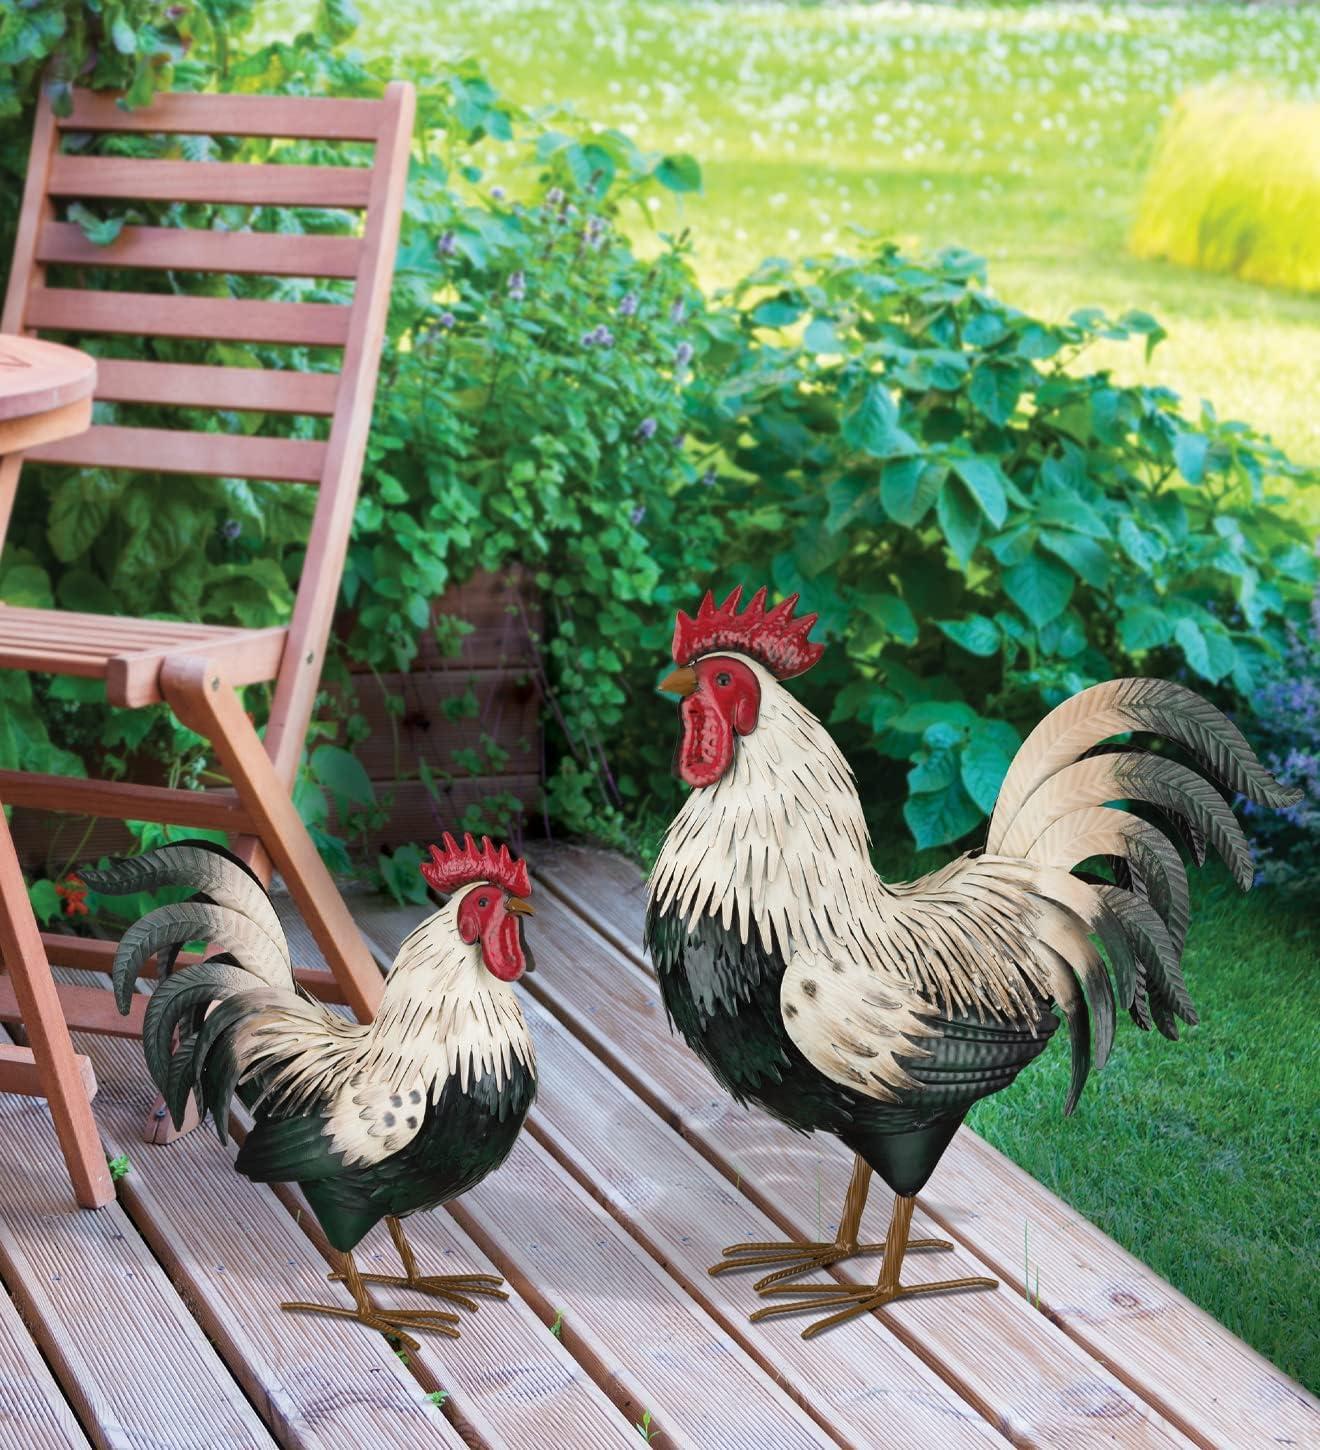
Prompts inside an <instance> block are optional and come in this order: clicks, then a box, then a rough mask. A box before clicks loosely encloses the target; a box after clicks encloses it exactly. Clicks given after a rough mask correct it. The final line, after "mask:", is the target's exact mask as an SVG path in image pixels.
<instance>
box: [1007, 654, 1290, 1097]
mask: <svg viewBox="0 0 1320 1450" xmlns="http://www.w3.org/2000/svg"><path fill="white" fill-rule="evenodd" d="M1128 731H1140V732H1152V733H1155V734H1159V735H1163V736H1166V737H1168V738H1169V739H1170V740H1173V741H1175V742H1177V743H1178V744H1179V745H1181V746H1182V747H1183V748H1184V749H1185V750H1187V751H1188V752H1189V753H1190V754H1191V756H1192V757H1193V759H1194V760H1195V762H1196V764H1197V765H1198V766H1200V767H1201V768H1202V769H1203V770H1205V771H1206V772H1207V773H1208V774H1210V775H1212V776H1214V777H1216V778H1217V779H1218V780H1220V781H1222V782H1223V783H1224V784H1225V785H1226V786H1228V787H1229V788H1231V789H1232V790H1235V791H1238V792H1240V793H1241V794H1242V795H1244V796H1246V797H1248V798H1249V799H1250V800H1253V801H1257V802H1259V803H1261V804H1264V805H1270V806H1276V807H1277V806H1287V805H1291V804H1293V803H1295V801H1296V800H1297V799H1298V798H1299V793H1298V792H1296V791H1292V790H1289V789H1288V788H1286V787H1285V786H1282V785H1280V784H1279V782H1278V781H1276V780H1275V779H1274V777H1273V776H1272V775H1270V773H1269V771H1268V770H1266V769H1265V767H1264V766H1263V765H1262V764H1261V763H1260V761H1259V760H1258V759H1257V758H1256V755H1255V753H1254V752H1253V751H1252V749H1251V746H1250V745H1248V743H1247V741H1246V740H1245V739H1244V737H1243V736H1242V733H1241V732H1240V731H1239V730H1238V728H1237V727H1236V726H1235V725H1234V724H1233V723H1232V721H1230V720H1229V719H1228V718H1227V716H1225V715H1224V714H1222V713H1221V712H1220V711H1219V710H1217V709H1216V708H1215V707H1214V706H1213V705H1211V704H1210V703H1209V702H1208V701H1206V700H1203V699H1201V697H1200V696H1199V695H1196V694H1195V693H1193V691H1191V690H1188V689H1186V688H1185V687H1184V686H1182V685H1175V684H1170V683H1169V682H1167V681H1164V680H1113V681H1111V682H1109V683H1108V684H1103V685H1096V686H1093V687H1092V688H1091V689H1089V690H1083V691H1082V692H1081V694H1079V695H1074V696H1073V697H1072V699H1070V700H1067V701H1065V702H1064V703H1063V704H1062V705H1060V706H1059V707H1058V708H1057V709H1056V710H1054V711H1052V712H1051V713H1050V714H1049V715H1047V716H1046V717H1045V719H1044V720H1042V721H1041V722H1040V724H1039V725H1038V726H1037V727H1036V728H1035V730H1033V731H1032V733H1031V734H1030V735H1029V736H1028V737H1027V740H1026V742H1025V743H1024V744H1023V746H1022V748H1021V749H1020V750H1019V751H1018V754H1017V756H1016V757H1015V758H1014V760H1013V764H1012V766H1011V767H1010V769H1009V772H1008V774H1007V776H1006V777H1005V779H1004V784H1003V787H1002V788H1001V790H1000V794H999V799H998V801H997V802H996V804H995V810H994V814H993V816H992V817H991V821H990V829H989V837H988V843H987V851H988V853H990V854H992V855H996V856H1003V857H1008V858H1014V859H1023V860H1027V861H1030V862H1032V863H1033V864H1035V865H1036V866H1037V867H1038V869H1039V871H1040V876H1039V880H1038V884H1037V885H1036V886H1035V887H1034V888H1033V892H1034V894H1035V895H1036V896H1037V897H1039V898H1040V899H1041V900H1042V901H1043V902H1046V903H1049V904H1051V905H1053V906H1055V907H1058V908H1062V909H1063V910H1065V911H1066V912H1068V913H1069V915H1070V916H1071V917H1072V918H1073V919H1075V921H1076V922H1078V923H1080V925H1081V927H1082V929H1083V931H1084V932H1085V933H1088V934H1089V933H1094V934H1095V935H1097V936H1098V937H1099V938H1100V940H1101V943H1102V945H1103V946H1104V948H1105V951H1106V953H1107V955H1108V957H1109V961H1110V969H1111V970H1112V972H1113V975H1114V980H1115V983H1116V985H1117V988H1118V1003H1119V1005H1120V1006H1122V1007H1124V1008H1126V1009H1127V1010H1128V1011H1129V1012H1130V1013H1131V1015H1132V1017H1133V1019H1134V1020H1135V1021H1136V1022H1137V1024H1138V1026H1141V1027H1143V1028H1146V1027H1149V1026H1150V1025H1151V1023H1152V1020H1153V1022H1154V1024H1155V1025H1156V1026H1157V1027H1158V1028H1159V1029H1160V1031H1161V1032H1162V1033H1164V1035H1165V1036H1167V1037H1176V1036H1177V1035H1178V1028H1177V1023H1178V1021H1179V1020H1181V1021H1183V1022H1187V1023H1195V1022H1196V1020H1197V1018H1196V1010H1195V1008H1194V1007H1193V1005H1192V1000H1191V997H1190V995H1189V994H1188V991H1187V986H1186V983H1185V981H1184V979H1183V972H1182V965H1181V956H1182V949H1183V945H1184V942H1185V941H1186V937H1187V925H1188V919H1189V916H1190V895H1189V891H1188V886H1187V874H1186V868H1185V867H1184V865H1183V861H1182V857H1181V856H1180V854H1179V851H1178V848H1177V846H1176V845H1175V844H1174V841H1173V840H1171V839H1170V838H1169V836H1168V835H1167V834H1165V831H1164V830H1162V829H1161V828H1160V827H1159V826H1157V825H1154V824H1152V823H1151V822H1150V821H1148V820H1145V819H1143V818H1142V817H1139V816H1137V815H1134V814H1133V813H1132V812H1131V811H1129V810H1125V809H1122V808H1121V806H1120V805H1119V803H1122V802H1132V801H1136V802H1142V803H1144V804H1147V805H1150V806H1154V807H1155V808H1156V809H1157V810H1159V811H1160V812H1161V813H1163V815H1164V816H1165V817H1167V818H1168V822H1169V828H1170V829H1171V830H1172V831H1173V832H1174V834H1175V835H1176V836H1177V837H1178V838H1179V839H1182V840H1183V841H1185V842H1186V843H1187V845H1188V847H1189V849H1190V850H1191V852H1192V854H1193V856H1194V857H1195V858H1196V859H1197V861H1198V864H1199V862H1200V861H1201V860H1203V859H1204V853H1205V846H1206V844H1207V842H1208V843H1209V844H1211V845H1213V846H1214V848H1215V849H1216V851H1217V852H1218V853H1219V854H1220V856H1222V857H1223V859H1224V861H1225V862H1226V863H1227V865H1228V866H1229V869H1230V870H1231V871H1232V873H1233V875H1234V877H1235V879H1236V880H1237V882H1238V885H1239V886H1241V887H1242V889H1243V890H1246V889H1247V888H1248V887H1249V886H1250V885H1251V882H1252V874H1253V868H1252V861H1251V850H1250V847H1249V846H1248V844H1247V840H1246V837H1245V836H1244V835H1243V832H1242V828H1241V826H1240V825H1239V824H1238V822H1237V819H1236V818H1235V816H1234V815H1233V812H1232V810H1231V809H1230V808H1229V806H1228V805H1227V803H1226V802H1225V801H1224V799H1223V797H1222V796H1221V795H1220V793H1219V791H1218V790H1217V789H1216V788H1215V786H1214V785H1213V784H1212V783H1211V782H1210V781H1209V780H1207V779H1206V778H1205V776H1202V775H1199V774H1198V773H1197V772H1196V771H1195V770H1192V769H1190V768H1189V767H1188V766H1186V765H1182V764H1179V763H1178V762H1177V761H1175V760H1172V759H1170V758H1168V757H1167V756H1161V755H1156V754H1153V753H1152V752H1150V751H1148V750H1142V749H1133V748H1124V747H1118V748H1115V747H1113V746H1109V745H1106V744H1105V742H1106V741H1107V740H1108V739H1109V738H1110V737H1111V736H1113V735H1116V734H1120V733H1126V732H1128ZM1093 857H1106V858H1108V859H1109V860H1110V862H1111V863H1112V864H1113V866H1114V868H1115V870H1114V877H1115V881H1114V884H1110V883H1108V882H1105V881H1097V880H1091V881H1087V880H1083V879H1081V878H1079V877H1077V876H1073V875H1071V874H1069V873H1071V872H1072V871H1073V870H1074V868H1076V867H1077V866H1079V865H1080V864H1081V863H1082V862H1083V861H1085V860H1088V859H1090V858H1093ZM1048 944H1049V946H1050V948H1051V951H1052V952H1053V954H1054V955H1056V956H1060V957H1061V958H1062V960H1063V962H1064V964H1065V965H1067V966H1068V967H1069V968H1070V969H1071V972H1072V973H1073V975H1074V976H1075V978H1076V981H1077V983H1078V984H1080V986H1081V987H1082V988H1084V990H1085V993H1086V998H1087V1000H1088V1001H1089V1002H1090V1014H1091V1017H1092V1018H1093V1019H1094V1022H1095V1031H1096V1046H1095V1061H1096V1065H1097V1066H1102V1065H1103V1063H1104V1058H1105V1054H1106V1053H1107V1051H1108V1047H1109V1042H1110V1039H1111V1037H1112V1021H1109V1020H1107V1019H1106V1016H1105V1013H1104V1008H1103V1000H1104V994H1103V992H1101V990H1100V989H1099V984H1098V982H1097V981H1096V976H1095V970H1094V967H1093V965H1092V963H1091V962H1090V960H1089V958H1088V957H1087V956H1086V955H1085V953H1084V952H1081V948H1080V946H1079V944H1078V942H1076V941H1074V942H1073V943H1072V944H1071V947H1072V949H1071V950H1068V949H1067V944H1061V943H1059V942H1058V941H1057V940H1049V942H1048ZM1079 954H1080V958H1081V961H1082V965H1081V966H1078V965H1077V962H1078V959H1079ZM1056 1001H1057V1002H1058V1005H1059V1007H1060V1010H1062V1011H1063V1013H1064V1015H1065V1016H1066V1017H1067V1018H1068V1023H1069V1028H1070V1032H1071V1035H1072V1037H1073V1041H1074V1052H1075V1051H1076V1044H1077V1039H1078V1022H1079V1021H1080V1020H1081V1018H1080V1012H1079V1008H1078V1003H1077V1000H1076V994H1068V995H1066V996H1065V997H1059V996H1058V995H1057V993H1056ZM1098 1002H1099V1003H1100V1006H1099V1007H1097V1003H1098ZM1088 1059H1089V1051H1088ZM1075 1066H1076V1064H1075ZM1082 1078H1083V1080H1084V1078H1085V1069H1084V1070H1083V1072H1082ZM1074 1086H1075V1087H1077V1084H1076V1082H1075V1084H1074ZM1077 1090H1078V1091H1080V1088H1079V1087H1077ZM1075 1101H1076V1094H1075V1092H1070V1094H1069V1103H1070V1105H1071V1104H1072V1103H1073V1102H1075Z"/></svg>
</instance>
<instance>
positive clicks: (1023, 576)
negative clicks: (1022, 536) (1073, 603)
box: [1003, 554, 1074, 629]
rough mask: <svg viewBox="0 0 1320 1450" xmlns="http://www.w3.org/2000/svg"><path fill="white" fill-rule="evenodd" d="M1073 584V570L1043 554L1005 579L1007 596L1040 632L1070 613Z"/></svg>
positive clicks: (1026, 561)
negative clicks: (1053, 621)
mask: <svg viewBox="0 0 1320 1450" xmlns="http://www.w3.org/2000/svg"><path fill="white" fill-rule="evenodd" d="M1073 582H1074V581H1073V576H1072V573H1071V571H1070V570H1068V569H1065V568H1064V567H1063V565H1062V564H1060V563H1058V562H1057V560H1054V559H1050V558H1047V557H1046V556H1045V555H1043V554H1032V555H1030V556H1029V557H1028V558H1026V559H1024V560H1023V561H1022V562H1021V563H1020V564H1014V565H1013V567H1012V568H1011V569H1005V570H1004V575H1003V584H1004V592H1005V593H1006V594H1007V595H1008V597H1009V598H1010V599H1011V600H1012V601H1013V603H1014V604H1016V605H1017V607H1018V608H1019V609H1020V610H1021V611H1022V613H1023V614H1024V615H1026V617H1027V618H1028V619H1029V620H1030V621H1031V623H1032V624H1034V625H1035V626H1036V628H1037V629H1039V628H1040V627H1041V625H1043V624H1048V623H1049V622H1050V620H1051V619H1055V618H1057V617H1058V616H1059V615H1060V614H1062V613H1063V611H1064V610H1065V609H1067V607H1068V601H1069V600H1070V599H1071V598H1072V595H1073Z"/></svg>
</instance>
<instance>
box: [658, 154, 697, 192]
mask: <svg viewBox="0 0 1320 1450" xmlns="http://www.w3.org/2000/svg"><path fill="white" fill-rule="evenodd" d="M655 179H656V180H657V181H658V182H659V183H660V185H661V186H663V187H664V188H665V190H666V191H675V192H685V191H700V190H701V163H700V162H699V161H698V160H697V158H696V157H695V156H691V155H689V154H688V153H687V152H686V151H678V152H675V153H674V154H673V155H671V156H666V157H664V158H663V159H662V160H661V162H660V164H659V166H657V167H656V168H655Z"/></svg>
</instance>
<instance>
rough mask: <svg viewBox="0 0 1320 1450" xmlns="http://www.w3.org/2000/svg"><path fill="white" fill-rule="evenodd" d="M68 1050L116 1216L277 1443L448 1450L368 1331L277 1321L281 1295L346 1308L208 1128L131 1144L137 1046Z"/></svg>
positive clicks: (145, 1091)
mask: <svg viewBox="0 0 1320 1450" xmlns="http://www.w3.org/2000/svg"><path fill="white" fill-rule="evenodd" d="M105 995H109V994H108V993H107V994H105ZM78 1045H79V1047H80V1048H82V1050H84V1051H85V1052H87V1054H88V1055H89V1056H90V1057H91V1058H92V1060H93V1062H94V1063H95V1065H96V1067H97V1072H98V1076H99V1078H100V1080H101V1096H100V1099H99V1101H98V1112H99V1118H98V1120H99V1122H100V1124H101V1127H102V1132H103V1134H104V1135H105V1140H106V1146H107V1148H108V1149H109V1150H110V1151H111V1152H113V1153H127V1154H129V1156H130V1158H131V1161H132V1168H131V1170H130V1172H129V1173H128V1174H127V1176H126V1177H124V1178H122V1179H121V1180H120V1184H119V1189H120V1197H121V1200H122V1202H123V1205H124V1207H125V1209H126V1210H127V1211H128V1213H129V1215H130V1216H131V1217H132V1219H133V1221H134V1223H135V1224H136V1226H137V1229H138V1231H140V1232H141V1233H142V1235H143V1236H144V1237H145V1238H146V1239H147V1241H148V1242H149V1243H150V1244H151V1246H152V1249H153V1250H154V1251H155V1253H156V1255H157V1257H158V1258H159V1259H160V1260H161V1262H162V1263H163V1264H164V1266H165V1268H166V1269H167V1271H168V1272H169V1275H170V1277H171V1279H173V1280H174V1282H175V1284H176V1285H177V1286H178V1289H179V1291H180V1292H181V1293H183V1294H184V1295H185V1296H186V1297H187V1298H188V1300H189V1302H190V1303H192V1304H193V1305H194V1307H195V1312H196V1314H197V1316H198V1318H199V1320H200V1322H201V1325H202V1328H203V1329H205V1331H206V1333H207V1334H208V1335H209V1336H210V1337H211V1339H212V1340H213V1341H214V1343H215V1345H216V1347H217V1348H218V1350H219V1351H220V1354H221V1355H222V1357H223V1358H224V1360H225V1362H226V1363H227V1364H228V1365H229V1368H230V1369H231V1371H232V1372H233V1374H234V1376H235V1377H236V1378H237V1380H238V1382H239V1384H241V1385H242V1387H243V1389H244V1390H245V1391H246V1392H247V1394H248V1396H249V1397H250V1398H251V1400H252V1401H253V1403H254V1404H256V1405H258V1406H260V1407H261V1410H262V1414H263V1416H265V1417H266V1419H267V1420H268V1422H269V1423H270V1426H271V1429H272V1431H273V1432H274V1434H275V1436H276V1438H277V1439H278V1440H279V1442H280V1444H281V1445H284V1446H286V1447H298V1450H343V1447H345V1446H350V1445H352V1446H356V1445H362V1446H367V1445H387V1444H392V1443H398V1442H399V1441H400V1439H401V1438H402V1437H403V1436H406V1437H407V1443H408V1444H409V1445H416V1446H419V1447H421V1446H432V1445H436V1446H440V1445H443V1446H454V1447H458V1446H461V1445H462V1443H463V1442H462V1440H461V1439H460V1437H459V1436H458V1434H457V1433H456V1432H455V1431H454V1430H453V1428H452V1427H451V1426H450V1425H449V1424H448V1423H447V1422H446V1420H445V1418H444V1416H443V1415H442V1414H441V1413H440V1412H439V1410H438V1409H437V1408H436V1407H435V1406H433V1405H430V1404H428V1403H427V1402H426V1400H425V1398H424V1393H423V1391H422V1390H421V1389H420V1388H419V1387H418V1385H417V1383H416V1382H415V1381H414V1379H413V1378H412V1376H411V1375H410V1374H409V1373H408V1371H407V1369H406V1368H405V1367H404V1365H403V1364H401V1363H400V1361H399V1360H398V1359H397V1357H396V1356H395V1355H394V1353H393V1352H392V1351H391V1349H390V1347H389V1345H388V1343H387V1342H386V1341H385V1340H384V1339H383V1338H382V1337H381V1336H379V1335H376V1334H372V1333H370V1332H368V1331H367V1330H365V1329H360V1328H358V1327H356V1326H351V1325H345V1324H343V1323H340V1322H336V1321H334V1320H329V1319H323V1318H318V1317H315V1316H312V1315H302V1314H299V1315H290V1314H284V1313H282V1312H281V1310H280V1308H279V1301H280V1299H281V1298H283V1297H285V1296H287V1297H289V1298H292V1299H310V1300H324V1301H325V1302H327V1303H334V1302H336V1301H340V1302H344V1303H348V1302H351V1301H350V1300H349V1299H348V1296H347V1294H346V1293H345V1291H344V1290H342V1289H341V1288H340V1287H339V1286H337V1285H334V1284H330V1283H328V1282H327V1281H326V1277H325V1275H326V1272H327V1270H326V1264H325V1261H324V1259H322V1257H321V1256H320V1254H318V1253H317V1252H316V1250H315V1248H314V1247H313V1246H312V1245H311V1244H310V1243H309V1242H308V1240H307V1237H306V1235H305V1234H303V1233H302V1232H301V1230H300V1229H299V1228H298V1226H297V1224H295V1223H294V1221H293V1219H292V1218H291V1217H290V1215H289V1214H288V1213H287V1212H286V1210H285V1209H284V1208H283V1206H282V1205H281V1204H280V1203H279V1201H278V1199H276V1198H275V1196H274V1195H273V1194H271V1193H270V1192H269V1191H267V1190H266V1189H264V1188H263V1187H261V1186H259V1185H257V1184H254V1183H249V1182H248V1180H247V1179H246V1178H243V1177H242V1176H241V1175H239V1174H237V1173H235V1172H234V1169H233V1155H234V1151H235V1150H234V1148H233V1147H232V1145H231V1146H230V1147H229V1148H228V1149H224V1148H221V1146H220V1145H219V1144H218V1143H217V1142H216V1141H215V1139H214V1138H213V1137H212V1136H211V1130H210V1129H209V1128H208V1129H206V1130H205V1131H203V1132H195V1133H189V1134H187V1135H186V1136H185V1137H182V1138H179V1139H176V1140H175V1142H173V1143H172V1144H171V1145H170V1146H169V1147H168V1148H152V1147H148V1146H144V1145H143V1144H142V1143H141V1142H140V1134H141V1128H142V1110H143V1105H144V1103H145V1102H146V1101H148V1100H149V1096H150V1085H149V1084H148V1082H147V1081H146V1075H145V1070H144V1069H143V1068H142V1066H141V1048H140V1046H139V1045H138V1044H136V1043H127V1042H112V1041H109V1040H107V1039H92V1038H87V1039H85V1040H80V1041H79V1044H78ZM149 1327H153V1328H155V1327H156V1326H149ZM160 1343H161V1341H159V1340H158V1341H157V1355H159V1348H160ZM150 1362H152V1361H151V1360H143V1361H141V1363H150ZM142 1378H145V1379H147V1380H148V1381H150V1380H151V1379H153V1378H154V1377H150V1376H143V1377H142ZM171 1378H173V1374H171ZM162 1398H165V1397H164V1396H162ZM199 1428H200V1430H201V1432H202V1435H203V1436H205V1434H206V1428H207V1427H206V1426H205V1425H202V1426H200V1427H199ZM162 1443H164V1444H169V1445H173V1443H174V1442H173V1441H171V1440H168V1439H167V1440H164V1441H163V1442H162ZM198 1443H202V1444H205V1443H208V1442H207V1441H206V1440H205V1439H202V1440H201V1441H199V1442H198Z"/></svg>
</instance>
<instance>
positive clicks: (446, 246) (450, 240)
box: [435, 232, 458, 257]
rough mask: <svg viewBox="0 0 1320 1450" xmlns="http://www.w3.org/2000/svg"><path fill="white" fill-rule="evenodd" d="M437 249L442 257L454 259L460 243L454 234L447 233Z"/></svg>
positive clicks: (436, 245)
mask: <svg viewBox="0 0 1320 1450" xmlns="http://www.w3.org/2000/svg"><path fill="white" fill-rule="evenodd" d="M435 249H436V251H437V252H439V253H440V255H441V256H442V257H452V256H453V255H454V253H455V252H456V251H458V241H457V239H456V238H455V236H454V234H453V232H446V233H445V234H444V236H442V237H441V238H440V240H439V241H438V242H437V243H436V244H435Z"/></svg>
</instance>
